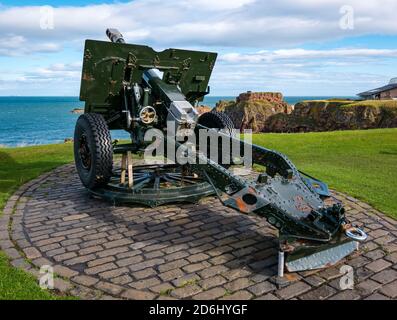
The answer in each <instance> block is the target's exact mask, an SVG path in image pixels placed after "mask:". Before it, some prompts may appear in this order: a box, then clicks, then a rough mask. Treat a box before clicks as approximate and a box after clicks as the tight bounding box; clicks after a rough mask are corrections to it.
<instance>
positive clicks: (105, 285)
mask: <svg viewBox="0 0 397 320" xmlns="http://www.w3.org/2000/svg"><path fill="white" fill-rule="evenodd" d="M95 287H96V288H97V289H99V290H102V291H105V292H107V293H109V294H112V295H117V294H119V293H120V292H121V291H123V290H124V287H122V286H119V285H116V284H112V283H109V282H104V281H99V282H98V283H97V284H96V285H95Z"/></svg>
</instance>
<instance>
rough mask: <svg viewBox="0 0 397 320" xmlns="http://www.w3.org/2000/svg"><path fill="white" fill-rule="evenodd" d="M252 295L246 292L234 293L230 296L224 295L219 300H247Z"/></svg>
mask: <svg viewBox="0 0 397 320" xmlns="http://www.w3.org/2000/svg"><path fill="white" fill-rule="evenodd" d="M251 298H252V294H251V293H249V292H248V291H246V290H242V291H238V292H235V293H233V294H231V295H225V296H224V297H223V298H222V299H221V300H249V299H251Z"/></svg>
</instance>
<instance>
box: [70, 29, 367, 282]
mask: <svg viewBox="0 0 397 320" xmlns="http://www.w3.org/2000/svg"><path fill="white" fill-rule="evenodd" d="M106 33H107V35H108V37H109V39H110V40H111V42H103V41H93V40H87V41H86V43H85V49H84V63H83V70H82V82H81V92H80V99H81V100H83V101H85V113H84V114H83V115H81V116H80V117H79V119H78V121H77V124H76V129H75V139H74V152H75V162H76V168H77V171H78V174H79V176H80V179H81V181H82V183H83V184H84V186H86V187H87V188H88V190H89V191H90V192H91V193H92V194H93V195H95V196H99V197H102V198H106V199H109V200H111V201H113V202H119V203H122V202H135V203H141V204H145V205H149V206H156V205H161V204H164V203H170V202H181V201H196V200H198V199H200V198H202V197H204V196H208V195H211V194H214V193H215V194H217V195H218V197H219V198H220V200H221V201H222V203H223V204H224V205H225V206H228V207H231V208H234V209H235V210H238V211H240V212H242V213H245V214H255V215H257V216H260V217H263V218H264V219H266V220H267V221H268V222H269V223H270V224H271V225H273V226H274V227H276V228H277V229H278V230H279V234H280V248H281V252H284V251H286V252H288V253H289V254H288V256H287V262H286V266H287V269H288V270H289V271H299V270H306V269H314V268H320V267H324V266H326V265H329V264H332V263H336V262H337V261H339V260H340V259H342V258H343V257H345V256H347V255H348V254H350V253H351V252H353V251H354V250H355V249H356V246H357V241H364V240H365V238H366V234H365V233H364V232H363V231H362V230H361V229H359V228H356V227H353V226H351V225H350V224H349V223H348V221H347V219H346V217H345V212H344V208H343V206H342V205H341V204H340V203H338V202H335V201H330V200H331V199H332V198H331V197H330V194H329V191H328V188H327V185H326V184H324V183H323V182H321V181H319V180H317V179H315V178H313V177H310V176H308V175H305V174H304V173H302V172H300V171H299V170H298V169H297V168H296V167H295V166H294V165H293V164H292V162H291V161H290V160H289V159H288V158H287V157H286V156H285V155H283V154H281V153H279V152H277V151H273V150H269V149H266V148H263V147H260V146H256V145H249V146H247V145H246V143H245V142H243V141H240V140H239V139H237V138H236V137H234V136H232V135H231V134H230V133H231V132H232V129H233V123H232V121H231V120H230V119H229V118H228V117H227V116H226V114H224V113H220V112H215V111H211V112H207V113H204V114H202V115H201V116H199V114H198V112H197V110H196V108H195V106H196V105H197V103H198V102H200V101H202V100H203V98H204V96H205V95H207V94H208V93H209V87H208V82H209V79H210V76H211V73H212V70H213V67H214V64H215V60H216V57H217V54H216V53H212V52H200V51H189V50H180V49H167V50H164V51H162V52H156V51H154V50H153V49H152V48H150V47H147V46H142V45H134V44H126V43H125V41H124V39H123V37H122V35H121V33H120V32H118V31H117V30H115V29H108V30H107V32H106ZM167 122H172V123H173V124H175V126H176V128H177V129H188V130H196V131H197V130H199V129H207V130H209V131H211V132H212V133H214V134H216V135H218V136H219V138H222V137H223V138H224V137H225V136H226V137H227V138H229V139H230V143H231V144H239V145H241V149H245V148H247V147H249V148H250V149H252V162H253V164H257V165H261V166H263V167H264V168H265V170H264V171H263V172H261V173H260V174H259V176H258V177H257V178H256V180H249V181H248V180H246V179H243V178H242V177H240V176H237V175H235V174H233V173H232V171H231V170H228V166H227V165H224V164H222V163H219V162H218V161H215V160H217V159H215V160H214V159H212V158H210V157H207V156H205V155H203V153H202V152H197V153H194V154H193V156H192V157H195V160H197V161H192V162H191V164H184V165H179V164H178V163H175V164H161V165H160V164H158V165H156V164H151V165H136V166H133V165H132V154H134V153H137V152H139V151H142V150H143V149H144V148H145V147H147V143H146V142H145V139H144V137H145V133H146V132H147V131H148V130H149V129H153V128H155V129H158V130H161V131H165V130H166V128H167ZM114 129H122V130H125V131H127V132H129V133H130V135H131V143H128V144H116V145H115V144H113V143H112V140H111V135H110V130H114ZM220 130H221V131H220ZM168 140H169V139H167V141H166V142H167V145H169V143H171V144H172V143H173V144H175V146H176V147H180V148H182V150H183V148H186V153H188V147H187V146H186V145H184V144H183V143H180V142H177V141H168ZM217 141H218V139H217ZM222 141H223V140H222ZM218 143H219V146H217V147H218V148H219V149H220V150H219V151H220V152H221V153H222V151H224V150H230V148H226V149H225V148H224V149H222V147H223V145H222V143H223V142H222V143H220V142H218ZM113 154H121V155H122V163H121V167H120V168H114V167H113ZM127 177H128V181H127V179H126V178H127ZM296 244H298V245H296ZM283 259H284V256H283V255H280V260H281V262H280V263H281V264H280V265H282V266H284V261H283ZM282 270H283V269H282V268H280V272H279V274H280V275H282V273H283V272H282Z"/></svg>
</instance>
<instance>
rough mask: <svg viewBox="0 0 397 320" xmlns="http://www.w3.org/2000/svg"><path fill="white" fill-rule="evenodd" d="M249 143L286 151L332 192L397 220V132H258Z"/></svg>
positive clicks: (392, 130) (301, 167)
mask: <svg viewBox="0 0 397 320" xmlns="http://www.w3.org/2000/svg"><path fill="white" fill-rule="evenodd" d="M253 143H255V144H259V145H262V146H265V147H267V148H270V149H276V150H278V151H281V152H283V153H285V154H286V155H288V156H289V157H290V159H291V160H292V161H293V162H294V164H295V165H296V166H297V167H298V168H299V169H300V170H302V171H304V172H306V173H308V174H310V175H312V176H314V177H316V178H318V179H321V180H323V181H324V182H326V183H328V184H329V185H330V187H331V188H334V189H336V190H338V191H341V192H345V193H347V194H350V195H351V196H353V197H356V198H358V199H362V200H365V201H366V202H367V203H369V204H371V205H372V206H374V207H375V208H377V209H379V210H381V211H383V212H385V213H386V214H388V215H389V216H392V217H394V218H397V197H396V194H397V183H396V182H397V129H376V130H361V131H336V132H321V133H297V134H256V135H254V136H253Z"/></svg>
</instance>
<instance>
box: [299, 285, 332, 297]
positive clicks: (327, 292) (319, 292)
mask: <svg viewBox="0 0 397 320" xmlns="http://www.w3.org/2000/svg"><path fill="white" fill-rule="evenodd" d="M336 292H337V291H336V290H335V289H334V288H332V287H330V286H328V285H323V286H321V287H319V288H317V289H314V290H312V291H309V292H308V293H305V294H304V295H302V296H300V297H299V299H302V300H324V299H327V298H329V297H330V296H332V295H333V294H335V293H336Z"/></svg>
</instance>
